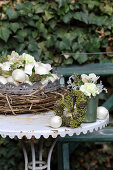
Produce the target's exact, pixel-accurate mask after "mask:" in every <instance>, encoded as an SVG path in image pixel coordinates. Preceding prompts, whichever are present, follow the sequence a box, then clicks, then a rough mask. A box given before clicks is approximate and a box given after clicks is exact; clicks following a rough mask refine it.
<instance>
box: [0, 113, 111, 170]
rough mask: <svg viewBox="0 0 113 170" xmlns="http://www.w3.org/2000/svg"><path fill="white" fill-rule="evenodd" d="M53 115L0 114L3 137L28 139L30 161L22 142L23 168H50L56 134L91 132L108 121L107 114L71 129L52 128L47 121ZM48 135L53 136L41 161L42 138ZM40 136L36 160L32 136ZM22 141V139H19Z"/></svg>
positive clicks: (0, 129) (0, 130) (0, 127)
mask: <svg viewBox="0 0 113 170" xmlns="http://www.w3.org/2000/svg"><path fill="white" fill-rule="evenodd" d="M53 115H54V113H53V112H52V111H50V112H47V113H41V114H23V115H17V116H13V115H0V120H1V121H0V135H1V136H2V137H3V138H5V137H6V136H9V137H10V138H14V137H15V136H17V137H18V139H22V138H23V137H24V136H26V138H27V139H29V140H30V145H31V154H32V161H31V162H29V161H28V155H27V150H26V148H25V146H24V143H23V142H22V148H23V153H24V158H25V170H28V169H32V170H42V169H46V168H47V170H50V162H51V155H52V151H53V149H54V146H55V144H56V142H57V140H58V136H61V137H64V136H65V135H66V134H68V135H69V136H72V135H73V134H76V135H79V134H80V133H84V134H86V133H87V132H93V130H98V129H102V128H103V127H105V126H106V125H107V124H108V123H109V115H108V116H107V117H106V119H105V120H97V121H96V122H95V123H82V124H81V126H80V127H78V128H75V129H71V128H67V127H60V128H58V129H53V128H51V127H50V126H49V121H50V119H51V117H52V116H53ZM49 136H52V137H53V138H55V140H54V142H53V144H52V146H51V147H50V150H49V153H48V158H47V161H46V162H45V161H43V158H42V150H43V140H44V138H45V139H47V138H48V137H49ZM33 137H35V138H36V139H39V138H40V147H39V160H38V161H36V155H35V147H34V143H33V140H32V138H33ZM21 141H22V140H21Z"/></svg>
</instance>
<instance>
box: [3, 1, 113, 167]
mask: <svg viewBox="0 0 113 170" xmlns="http://www.w3.org/2000/svg"><path fill="white" fill-rule="evenodd" d="M12 50H15V51H17V52H18V53H19V54H22V53H23V52H26V53H30V54H32V55H34V56H35V59H36V60H37V61H43V62H45V63H50V64H52V65H53V66H58V65H69V64H85V63H94V62H95V63H98V62H99V63H102V62H113V55H104V54H103V55H90V56H88V55H79V53H80V52H102V51H104V52H105V51H106V52H112V51H113V2H112V1H110V0H34V1H33V0H29V1H28V0H3V1H2V0H0V56H1V57H0V61H1V60H2V59H3V57H5V56H6V55H7V54H10V53H11V51H12ZM66 52H67V53H68V52H71V53H75V55H72V56H71V55H65V54H63V53H66ZM17 146H18V147H17ZM90 149H91V148H90ZM81 152H82V151H81ZM97 152H98V151H97ZM92 154H93V153H92ZM83 157H84V154H83V152H82V158H83ZM97 157H98V158H99V160H100V159H101V165H102V166H103V165H104V168H107V166H106V164H105V160H104V159H103V156H102V154H101V155H98V156H97ZM79 158H80V159H81V157H80V155H79ZM23 159H24V158H23V154H22V150H21V147H20V144H19V141H18V140H17V139H13V140H11V139H9V138H6V139H3V138H0V170H22V169H24V165H23V163H22V162H23ZM111 161H112V159H111ZM53 162H54V161H53ZM74 162H75V160H74ZM75 164H76V162H75ZM76 165H77V166H79V165H78V164H76ZM94 166H95V165H94ZM109 166H110V165H109ZM97 167H98V162H97ZM77 168H78V167H77ZM79 168H80V167H79ZM83 168H84V167H83ZM109 168H110V167H109ZM111 168H112V166H111ZM75 169H76V168H75ZM81 169H82V167H81ZM93 169H94V167H93Z"/></svg>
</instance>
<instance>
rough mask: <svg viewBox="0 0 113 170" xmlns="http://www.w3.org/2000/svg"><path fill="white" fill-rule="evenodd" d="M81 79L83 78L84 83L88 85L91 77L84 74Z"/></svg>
mask: <svg viewBox="0 0 113 170" xmlns="http://www.w3.org/2000/svg"><path fill="white" fill-rule="evenodd" d="M81 78H82V81H83V83H88V81H89V76H88V75H86V74H82V75H81Z"/></svg>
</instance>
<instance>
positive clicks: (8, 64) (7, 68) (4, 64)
mask: <svg viewBox="0 0 113 170" xmlns="http://www.w3.org/2000/svg"><path fill="white" fill-rule="evenodd" d="M11 64H12V63H11V62H4V63H3V64H2V67H1V68H2V70H4V71H10V66H11Z"/></svg>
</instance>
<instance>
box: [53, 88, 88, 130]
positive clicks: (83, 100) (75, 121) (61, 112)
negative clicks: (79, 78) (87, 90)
mask: <svg viewBox="0 0 113 170" xmlns="http://www.w3.org/2000/svg"><path fill="white" fill-rule="evenodd" d="M75 104H76V108H75V107H74V106H75ZM87 104H88V97H86V96H85V95H84V94H83V92H81V91H80V90H76V91H74V90H73V89H71V90H70V92H69V93H68V95H67V96H66V98H65V99H64V100H63V99H61V100H59V101H57V102H56V104H55V113H56V115H58V116H60V117H61V118H62V121H63V122H62V126H67V127H71V128H76V127H78V126H80V125H81V123H82V122H83V120H84V116H85V113H86V108H87ZM66 113H72V117H67V116H66Z"/></svg>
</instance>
